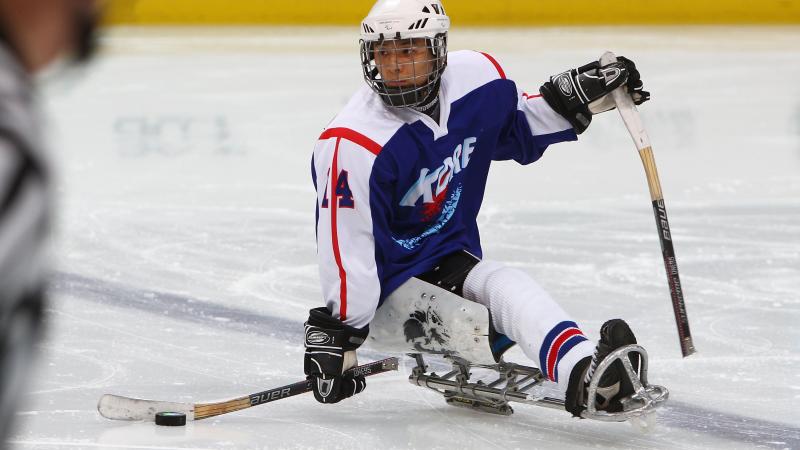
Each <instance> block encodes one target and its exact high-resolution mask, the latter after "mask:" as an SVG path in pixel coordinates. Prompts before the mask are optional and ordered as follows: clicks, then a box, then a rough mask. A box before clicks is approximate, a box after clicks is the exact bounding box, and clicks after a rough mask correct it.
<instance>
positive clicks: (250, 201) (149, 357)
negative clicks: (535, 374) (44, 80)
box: [11, 27, 800, 449]
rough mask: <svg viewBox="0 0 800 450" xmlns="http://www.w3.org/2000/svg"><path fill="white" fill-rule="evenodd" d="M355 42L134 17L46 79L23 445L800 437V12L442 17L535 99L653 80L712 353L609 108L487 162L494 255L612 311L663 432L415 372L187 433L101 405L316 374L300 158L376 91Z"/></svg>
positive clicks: (685, 260) (574, 443)
mask: <svg viewBox="0 0 800 450" xmlns="http://www.w3.org/2000/svg"><path fill="white" fill-rule="evenodd" d="M356 31H357V30H351V29H344V28H322V29H320V28H314V29H302V28H257V27H253V28H216V29H214V28H207V29H206V28H184V29H180V28H145V29H139V28H117V29H112V30H111V31H110V32H109V33H108V35H107V37H106V38H105V43H106V50H105V52H104V54H103V56H102V58H101V59H100V60H99V61H98V62H97V63H96V64H94V65H93V67H92V68H91V71H89V72H87V73H86V74H85V76H83V77H81V78H69V79H66V80H63V79H62V80H61V81H58V82H55V83H51V84H48V85H47V86H46V88H45V91H44V99H45V100H46V103H47V108H46V110H47V113H48V116H49V118H50V122H51V125H52V127H53V130H52V136H51V139H50V140H51V142H52V147H53V150H54V154H55V155H56V157H57V159H58V160H59V162H60V183H59V186H60V189H59V194H60V196H61V197H60V217H59V220H58V224H57V225H58V226H57V236H56V241H55V250H54V256H55V258H56V276H55V281H54V285H53V294H52V303H51V306H50V309H49V318H50V332H49V337H48V340H47V342H46V343H44V345H43V346H42V347H43V354H42V357H41V364H40V366H41V368H40V370H39V372H38V374H37V376H36V377H35V378H34V379H33V381H32V384H31V386H30V393H29V394H28V395H27V396H26V397H25V404H24V405H23V411H22V412H21V413H20V416H19V417H20V426H19V429H18V431H17V433H16V434H15V435H14V436H13V437H12V440H11V447H12V448H21V449H29V448H147V449H151V448H152V449H156V448H158V449H167V448H170V449H171V448H237V449H239V448H319V447H322V446H324V447H326V448H328V447H330V448H345V447H346V448H369V447H375V446H379V447H382V448H456V447H458V448H493V447H497V448H534V447H535V448H586V447H590V446H591V447H599V448H709V447H726V448H755V447H760V448H764V447H766V448H798V447H800V415H798V412H797V408H796V407H795V403H796V402H797V400H798V399H800V375H798V374H799V373H800V331H798V328H797V324H798V323H800V294H798V293H799V292H800V225H798V224H800V83H798V82H797V80H798V79H799V78H800V47H798V45H797V43H798V42H800V28H797V27H770V28H759V27H748V28H736V27H652V28H636V27H631V28H545V29H454V30H453V31H452V32H451V40H450V48H451V50H452V49H462V48H471V49H476V50H481V51H486V52H489V53H491V54H492V55H493V56H495V57H496V58H497V59H498V60H499V62H500V63H501V64H502V65H503V68H504V69H505V72H506V73H507V74H508V76H509V77H510V78H512V79H514V80H516V81H517V82H518V84H519V85H520V86H521V87H522V88H523V89H525V90H527V91H528V92H531V91H535V90H537V89H538V86H539V85H540V84H541V82H542V81H543V80H545V79H546V77H548V76H549V75H551V74H553V73H557V72H560V71H561V70H563V69H566V68H568V67H574V66H578V65H582V64H584V63H586V62H589V61H590V60H592V59H594V58H597V57H599V55H600V54H602V52H603V51H605V50H613V51H614V52H616V53H617V54H618V55H625V56H627V57H629V58H632V59H634V60H635V61H636V63H637V66H638V67H639V68H640V71H641V72H642V77H643V80H644V83H645V89H647V90H649V91H651V92H652V94H653V98H652V101H651V102H649V103H647V104H645V105H643V106H642V108H641V111H642V115H643V120H644V122H645V125H646V126H647V129H648V131H649V133H650V136H651V140H652V142H653V149H654V152H655V157H656V161H657V163H658V169H659V171H660V174H661V182H662V186H663V190H664V195H665V199H666V203H667V209H668V211H669V214H670V223H671V225H672V228H673V237H674V239H675V247H676V253H677V259H678V265H679V267H680V269H681V276H682V280H683V284H684V290H685V295H686V303H687V309H688V314H689V319H690V322H691V326H692V332H693V335H694V338H695V344H696V346H697V348H698V354H697V355H694V356H692V357H690V358H688V359H682V358H681V357H680V350H679V346H678V342H677V336H676V331H675V325H674V321H673V318H672V309H671V305H670V302H669V295H668V290H667V286H666V280H665V276H664V270H663V266H662V262H661V257H660V255H659V247H658V240H657V236H656V231H655V227H654V224H653V217H652V210H651V207H650V200H649V196H648V192H647V184H646V180H645V176H644V171H643V170H642V167H641V162H640V161H639V157H638V155H637V154H636V151H635V148H634V146H633V143H632V142H631V140H630V137H629V136H628V134H627V131H626V130H625V128H624V125H623V124H622V122H621V120H620V118H619V116H618V114H616V113H608V114H604V115H602V116H598V117H596V118H595V121H594V123H593V124H592V126H591V127H590V128H589V130H588V131H587V132H586V133H585V134H584V135H582V136H581V139H580V140H579V142H578V143H571V144H562V145H557V146H554V147H552V148H551V149H549V150H548V152H547V153H546V154H545V156H544V158H543V159H542V160H540V161H539V162H537V163H536V164H534V165H532V166H528V167H521V166H518V165H516V164H514V163H497V164H495V165H494V167H493V168H492V174H491V177H490V181H489V186H488V191H487V195H486V200H485V202H484V208H483V212H482V215H481V218H480V220H481V222H482V239H483V246H484V252H485V255H486V257H487V258H492V259H497V260H502V261H506V262H507V263H509V264H511V265H514V266H517V267H520V268H522V269H523V270H526V271H528V272H529V273H531V274H532V275H533V276H534V277H535V278H536V279H537V280H538V281H539V282H540V283H541V284H542V285H543V286H544V287H545V288H546V289H548V290H549V291H550V292H551V293H552V294H553V295H554V296H555V297H556V298H557V299H558V300H559V302H560V303H561V304H562V305H563V306H564V307H565V309H567V311H569V312H570V313H572V314H573V315H574V316H575V318H576V319H577V320H578V322H579V323H581V325H582V326H583V328H584V330H585V331H586V332H587V333H588V334H589V335H590V337H596V336H597V330H598V329H599V326H600V324H602V322H603V321H604V320H605V319H607V318H611V317H624V318H626V319H627V320H628V321H629V322H630V323H631V324H632V326H633V328H634V330H635V331H636V332H637V334H638V336H639V340H640V342H641V343H642V344H643V345H644V346H645V347H647V348H648V350H649V352H650V357H651V375H650V376H651V380H652V381H653V382H656V383H659V384H664V385H666V386H667V387H669V388H670V389H671V392H672V396H671V403H670V406H669V407H668V408H667V409H666V411H664V412H663V413H662V414H661V418H660V419H661V426H660V427H659V428H657V429H656V430H654V431H652V432H651V433H649V434H640V433H638V432H636V431H635V430H633V429H632V428H630V427H628V426H626V425H620V424H602V423H601V424H598V423H590V422H588V421H578V420H572V419H570V418H569V417H568V416H567V415H566V413H564V414H559V413H558V412H553V411H548V410H539V409H536V408H533V407H529V408H526V407H524V406H519V407H516V408H515V409H516V411H517V412H516V413H515V414H514V415H513V416H512V417H509V418H504V417H494V416H490V417H487V416H483V415H479V414H477V413H471V412H467V411H461V410H456V409H454V408H450V407H448V406H446V405H445V404H444V402H443V401H442V400H441V399H440V398H438V397H437V396H435V394H433V393H431V392H428V391H425V390H422V389H419V388H415V387H412V386H411V385H409V384H408V383H407V382H406V381H405V378H406V377H407V374H408V369H407V366H406V367H405V368H404V370H402V371H400V373H396V374H386V375H381V376H379V377H374V378H371V379H370V380H369V381H368V384H369V388H368V389H367V391H366V392H365V394H364V395H361V396H359V397H357V398H356V399H353V400H351V401H348V402H345V403H343V404H341V405H338V406H335V407H320V406H318V405H317V404H316V403H315V402H314V401H313V399H312V398H310V397H303V398H293V399H289V400H285V401H282V402H279V403H275V404H271V405H265V406H262V407H259V408H253V409H250V410H246V411H243V412H240V413H236V414H232V415H229V416H222V417H219V418H214V419H208V420H206V421H201V422H197V423H192V424H190V425H188V426H187V427H185V428H181V429H178V430H173V429H163V428H156V427H154V426H153V425H152V424H142V423H132V424H129V423H112V422H109V421H106V420H104V419H102V418H100V417H99V415H98V414H97V413H96V411H95V409H94V408H95V405H96V401H97V399H98V398H99V397H100V395H102V394H103V393H117V394H122V395H132V396H139V397H150V398H157V399H163V400H174V401H203V400H213V399H219V398H227V397H233V396H238V395H242V394H246V393H250V392H256V391H259V390H262V389H264V388H268V387H272V386H278V385H282V384H287V383H289V382H294V381H297V380H299V379H300V378H302V348H301V347H302V343H301V329H302V322H303V321H304V319H305V318H306V314H307V310H308V309H309V308H310V307H313V306H317V305H318V304H319V301H320V300H319V297H320V293H319V287H318V285H317V282H318V277H317V270H316V267H315V242H314V228H313V226H314V205H313V202H314V192H313V188H312V185H311V180H310V174H309V166H310V155H311V150H312V148H313V145H314V142H315V140H316V138H317V136H318V135H319V133H320V132H321V130H322V129H323V127H324V126H325V125H326V124H327V123H328V121H329V120H330V119H331V118H332V117H333V116H334V114H336V112H337V110H338V109H339V108H340V107H341V106H342V105H343V104H344V102H345V101H346V100H347V98H348V96H349V95H350V93H351V92H353V91H354V90H355V89H357V88H358V87H359V86H360V85H361V83H362V81H361V78H360V77H361V73H360V67H359V56H358V45H357V44H358V42H357V41H358V38H357V36H356V34H355V33H356ZM509 355H510V356H509V359H511V360H514V361H515V362H520V363H524V364H529V363H530V362H528V361H525V360H524V356H523V355H522V353H521V352H518V351H513V350H512V352H511V353H510V354H509ZM381 356H382V355H379V354H377V353H375V352H371V351H369V350H366V351H364V352H363V355H362V359H363V360H369V359H377V358H379V357H381ZM407 364H410V362H408V361H406V365H407Z"/></svg>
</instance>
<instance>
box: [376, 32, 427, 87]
mask: <svg viewBox="0 0 800 450" xmlns="http://www.w3.org/2000/svg"><path fill="white" fill-rule="evenodd" d="M374 51H375V63H376V64H377V66H378V70H379V71H380V73H381V78H382V79H383V81H384V83H386V85H387V86H388V87H394V88H403V87H415V86H424V85H425V84H426V83H427V82H428V76H429V75H430V73H431V71H433V68H434V62H435V61H434V56H433V52H432V51H431V49H430V48H429V47H428V46H427V39H424V38H414V39H403V40H391V41H384V42H379V43H377V44H376V45H375V49H374Z"/></svg>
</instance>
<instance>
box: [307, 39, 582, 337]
mask: <svg viewBox="0 0 800 450" xmlns="http://www.w3.org/2000/svg"><path fill="white" fill-rule="evenodd" d="M439 98H440V120H439V123H436V122H435V121H434V120H433V119H432V118H430V117H429V116H427V115H425V114H423V113H419V112H417V111H414V110H412V109H410V108H389V107H387V106H385V105H384V104H383V102H382V101H381V99H380V98H379V97H378V95H377V94H376V93H374V92H373V91H372V90H371V89H370V88H369V87H367V86H364V87H363V88H362V89H361V90H359V91H358V92H357V93H356V94H355V95H354V96H353V98H352V99H351V100H350V101H349V102H348V104H347V105H346V106H345V108H344V110H343V111H342V112H341V113H340V114H339V115H337V116H336V118H334V119H333V121H332V122H331V123H330V124H329V125H328V127H327V128H326V129H325V131H324V132H323V133H322V135H321V136H320V138H319V141H318V142H317V145H316V148H315V149H314V157H313V160H312V167H311V170H312V178H313V180H314V185H315V187H316V189H317V254H318V258H319V272H320V280H321V283H322V291H323V296H324V299H325V302H326V304H327V306H328V308H329V309H330V310H331V311H332V313H333V316H334V317H337V318H339V319H341V320H342V321H343V322H344V323H346V324H348V325H351V326H354V327H357V328H361V327H364V326H366V325H367V324H369V322H370V321H371V320H372V318H373V316H374V314H375V310H376V309H377V307H378V305H379V304H380V302H381V301H382V300H383V299H384V298H386V297H387V296H388V295H389V294H391V293H392V291H394V290H395V289H396V288H397V287H398V286H400V285H401V284H403V283H404V282H405V281H406V280H408V279H409V278H410V277H413V276H415V275H419V274H421V273H424V272H427V271H429V270H431V269H432V268H433V267H434V266H435V264H436V262H437V261H438V260H439V259H441V258H442V257H443V256H445V255H447V254H449V253H452V252H454V251H457V250H467V251H469V252H470V253H472V254H474V255H476V256H478V257H481V255H482V251H481V244H480V234H479V232H478V225H477V216H478V211H479V210H480V207H481V203H482V201H483V194H484V190H485V188H486V179H487V176H488V174H489V166H490V165H491V162H492V161H504V160H514V161H517V162H518V163H520V164H530V163H532V162H534V161H536V160H538V159H539V158H540V157H541V156H542V154H543V153H544V151H545V149H546V148H547V147H548V146H549V145H550V144H553V143H557V142H561V141H570V140H575V139H577V136H576V135H575V132H574V130H573V128H572V126H571V125H570V124H569V122H567V120H565V119H564V118H563V117H561V116H560V115H559V114H558V113H556V112H555V111H553V109H552V108H550V107H549V106H548V105H547V103H546V102H545V101H544V100H543V99H542V98H541V97H540V96H539V95H528V94H526V93H524V92H522V91H521V90H519V89H518V88H517V86H516V84H515V83H514V82H513V81H511V80H509V79H507V78H506V76H505V73H504V72H503V69H502V68H501V66H500V65H499V64H498V63H497V61H495V60H494V58H492V57H491V56H489V55H487V54H484V53H479V52H472V51H457V52H451V53H450V54H449V55H448V65H447V68H446V69H445V71H444V74H443V75H442V82H441V88H440V93H439Z"/></svg>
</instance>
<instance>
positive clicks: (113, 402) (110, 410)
mask: <svg viewBox="0 0 800 450" xmlns="http://www.w3.org/2000/svg"><path fill="white" fill-rule="evenodd" d="M97 411H98V412H99V413H100V415H101V416H103V417H105V418H106V419H111V420H143V421H148V422H153V421H155V417H156V413H159V412H164V411H169V412H179V413H183V414H186V419H187V420H194V405H193V404H191V403H176V402H162V401H158V400H143V399H138V398H130V397H123V396H120V395H113V394H105V395H103V396H102V397H100V401H98V402H97Z"/></svg>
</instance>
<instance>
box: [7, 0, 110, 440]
mask: <svg viewBox="0 0 800 450" xmlns="http://www.w3.org/2000/svg"><path fill="white" fill-rule="evenodd" d="M99 16H100V5H99V3H98V2H97V1H95V0H0V447H4V446H5V445H4V443H5V442H6V439H7V438H8V436H9V433H10V431H11V426H12V422H13V419H14V413H15V411H16V407H17V403H18V401H19V398H20V395H21V393H22V392H24V389H23V388H24V382H25V381H26V379H27V378H28V376H29V371H30V368H31V363H32V359H33V358H32V357H33V355H34V351H35V345H36V343H37V342H38V339H39V338H40V337H41V334H42V316H43V310H44V307H45V287H46V286H45V283H46V276H47V270H48V264H47V258H46V253H47V250H46V244H47V237H48V231H49V229H50V221H51V216H52V207H53V198H52V169H51V166H50V162H49V158H48V155H47V152H46V151H45V150H44V148H43V140H44V138H43V130H42V123H41V119H40V117H39V112H38V111H37V106H36V102H37V99H36V92H35V84H36V81H35V78H34V77H35V76H36V74H37V73H40V72H41V71H42V70H43V69H45V68H47V67H51V66H52V65H53V63H55V62H57V61H59V62H64V63H65V66H66V65H67V64H82V63H84V62H86V61H88V60H89V58H90V57H91V55H92V53H93V50H94V47H95V38H94V36H95V30H96V28H97V23H98V18H99Z"/></svg>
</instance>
